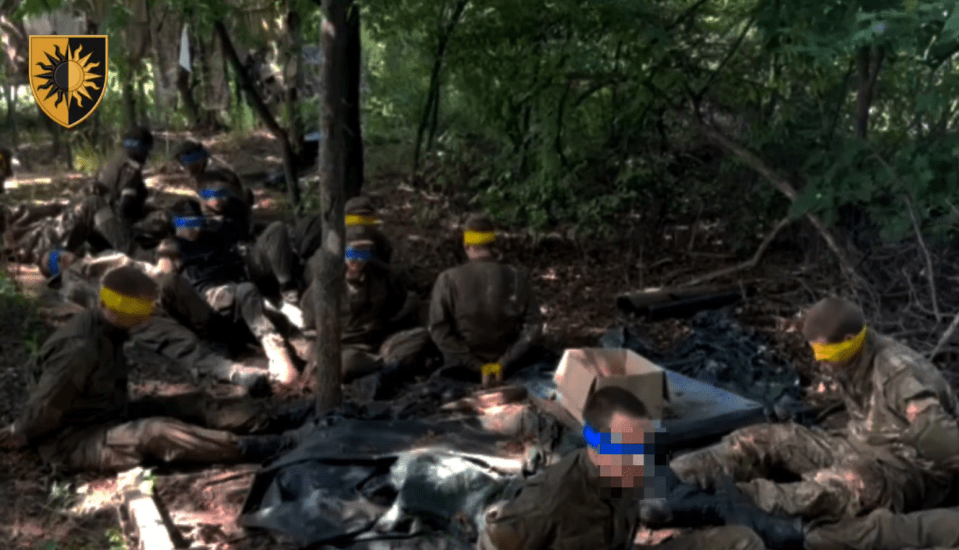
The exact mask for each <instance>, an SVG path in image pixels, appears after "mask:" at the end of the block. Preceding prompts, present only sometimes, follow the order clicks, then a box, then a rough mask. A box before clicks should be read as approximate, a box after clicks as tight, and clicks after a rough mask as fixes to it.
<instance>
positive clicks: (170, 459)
mask: <svg viewBox="0 0 959 550" xmlns="http://www.w3.org/2000/svg"><path fill="white" fill-rule="evenodd" d="M156 297H157V287H156V283H154V282H153V280H152V279H150V278H149V277H147V276H146V275H145V274H143V273H142V272H140V271H138V270H137V269H135V268H132V267H130V266H127V267H121V268H118V269H116V270H113V271H111V272H110V273H108V274H107V275H106V276H104V278H103V287H102V289H101V295H100V298H101V302H100V305H99V307H97V308H95V309H90V310H86V311H83V312H82V313H78V314H77V315H75V316H73V318H72V319H70V320H69V321H68V322H67V324H66V325H64V326H63V327H61V328H60V329H59V330H57V331H56V332H55V333H54V334H53V335H52V336H50V338H48V339H47V341H46V342H45V343H44V344H43V346H42V347H41V349H40V353H39V357H38V359H37V361H38V363H37V365H38V367H39V369H40V372H39V373H38V374H39V376H37V377H36V378H35V380H36V386H35V387H34V389H33V390H32V391H31V393H30V397H29V398H28V400H27V403H26V405H25V406H24V409H23V411H22V412H21V413H20V416H19V418H18V419H17V420H16V421H15V422H14V423H13V424H12V425H10V426H7V427H5V428H3V429H2V430H0V447H2V448H5V449H16V448H21V447H23V446H26V445H30V446H33V447H35V448H37V450H38V451H39V453H40V456H41V457H42V458H43V459H44V460H46V461H48V462H54V463H58V464H61V465H63V466H66V467H67V468H71V469H78V470H96V471H105V472H107V471H121V470H126V469H129V468H132V467H134V466H138V465H141V464H144V463H147V462H153V463H156V462H160V463H198V462H200V463H210V462H236V461H249V462H261V461H263V460H265V459H266V458H268V457H269V456H271V455H273V454H275V453H276V452H278V451H281V450H283V449H284V448H287V447H290V446H291V445H293V444H294V443H295V441H293V439H292V438H291V437H290V436H276V435H273V436H237V435H234V434H233V433H231V432H232V431H237V432H240V431H245V432H247V433H249V432H252V431H256V430H261V429H266V428H267V427H269V424H270V419H269V416H268V415H267V414H266V413H265V410H264V409H263V406H262V404H261V403H258V402H255V401H252V400H250V399H248V398H240V399H235V400H231V401H220V402H215V403H214V402H211V401H210V400H208V399H206V398H204V397H203V396H199V395H195V394H194V395H187V396H176V397H172V398H153V399H144V400H140V401H133V402H130V401H129V395H128V393H127V391H128V390H127V379H128V373H129V366H128V364H127V362H126V357H125V355H124V351H123V344H124V342H125V341H126V340H127V338H128V337H129V332H130V331H131V330H132V329H134V328H136V327H137V326H139V325H141V324H143V323H144V322H146V321H147V320H148V319H149V318H150V315H151V313H152V310H153V303H154V301H155V300H156ZM199 424H202V425H203V426H204V427H201V426H200V425H199ZM227 430H229V431H227Z"/></svg>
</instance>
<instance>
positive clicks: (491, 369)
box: [482, 363, 503, 376]
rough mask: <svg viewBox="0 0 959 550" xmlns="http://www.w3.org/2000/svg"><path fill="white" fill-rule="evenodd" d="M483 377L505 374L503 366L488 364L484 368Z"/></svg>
mask: <svg viewBox="0 0 959 550" xmlns="http://www.w3.org/2000/svg"><path fill="white" fill-rule="evenodd" d="M482 371H483V376H497V375H500V374H503V365H500V364H499V363H487V364H485V365H483V367H482Z"/></svg>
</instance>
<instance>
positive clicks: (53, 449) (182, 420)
mask: <svg viewBox="0 0 959 550" xmlns="http://www.w3.org/2000/svg"><path fill="white" fill-rule="evenodd" d="M266 422H267V415H266V410H265V407H264V406H263V404H262V403H259V402H256V401H253V400H252V399H249V398H235V399H229V400H214V399H211V398H209V397H207V396H205V395H202V394H183V395H177V396H172V397H154V398H148V399H143V400H138V401H134V402H132V403H130V407H129V415H128V418H127V419H126V421H117V422H113V423H107V424H102V425H98V426H91V427H88V428H83V429H68V430H67V431H66V432H65V433H61V434H59V435H58V436H57V437H56V438H55V439H54V440H53V441H50V442H48V443H46V444H44V445H41V446H40V448H39V451H40V456H41V457H43V459H44V460H46V461H48V462H53V463H57V464H60V465H62V466H64V467H66V468H68V469H72V470H93V471H101V472H114V471H122V470H126V469H129V468H132V467H134V466H138V465H141V464H144V463H211V462H232V461H236V460H238V459H239V458H240V451H239V445H238V438H237V436H236V435H234V432H236V433H250V432H252V431H255V430H257V429H259V428H260V427H262V426H263V425H265V424H266Z"/></svg>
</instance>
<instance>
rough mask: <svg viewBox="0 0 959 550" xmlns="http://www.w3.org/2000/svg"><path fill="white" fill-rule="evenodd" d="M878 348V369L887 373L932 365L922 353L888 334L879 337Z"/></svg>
mask: <svg viewBox="0 0 959 550" xmlns="http://www.w3.org/2000/svg"><path fill="white" fill-rule="evenodd" d="M877 348H878V349H877V350H876V366H877V367H878V369H877V370H880V371H882V372H883V373H884V374H887V375H892V374H896V373H899V372H902V371H904V370H916V369H926V368H928V367H931V366H932V363H930V362H929V361H928V360H926V358H925V357H923V356H922V355H920V354H919V352H917V351H916V350H914V349H912V348H910V347H909V346H907V345H905V344H903V343H901V342H898V341H896V340H894V339H892V338H889V337H887V336H879V337H878V339H877Z"/></svg>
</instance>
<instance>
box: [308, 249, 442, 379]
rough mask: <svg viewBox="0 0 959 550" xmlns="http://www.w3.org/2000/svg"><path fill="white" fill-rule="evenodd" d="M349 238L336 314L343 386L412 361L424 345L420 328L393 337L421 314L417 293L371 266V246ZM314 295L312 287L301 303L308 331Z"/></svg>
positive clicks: (312, 320)
mask: <svg viewBox="0 0 959 550" xmlns="http://www.w3.org/2000/svg"><path fill="white" fill-rule="evenodd" d="M350 233H354V232H353V231H351V232H350ZM347 239H348V241H347V245H346V284H345V288H344V290H345V292H346V294H345V296H343V299H342V302H343V303H342V306H341V307H342V314H341V315H340V338H341V340H340V341H341V342H342V345H343V347H342V351H341V353H342V357H343V381H344V382H350V381H352V380H355V379H356V378H359V377H361V376H365V375H367V374H370V373H373V372H376V371H378V370H380V369H382V368H383V367H384V365H385V363H387V362H389V363H393V364H397V363H403V362H404V361H410V360H411V359H412V358H413V357H415V356H416V355H417V354H418V353H419V352H420V351H421V350H422V348H423V347H424V346H425V344H427V343H428V335H427V334H426V331H425V330H424V329H422V328H421V329H419V330H416V329H413V330H406V331H403V332H397V331H399V330H401V329H403V328H408V327H410V326H411V325H413V324H415V322H414V321H413V320H411V318H414V319H415V316H416V314H417V311H418V309H419V299H418V298H417V296H416V294H414V293H411V292H407V290H406V287H405V286H404V285H403V283H402V281H401V280H400V279H399V278H398V277H397V276H396V275H395V274H394V273H392V272H391V271H390V269H389V267H387V266H386V265H384V264H382V263H377V262H373V261H371V260H372V259H373V249H374V244H373V241H368V240H365V239H362V237H357V236H353V237H352V238H351V236H350V235H348V236H347ZM314 284H315V283H314ZM314 296H315V290H314V288H313V286H311V287H310V288H308V289H307V290H306V292H304V294H303V299H302V301H301V304H300V307H301V309H302V310H303V318H304V324H305V326H306V327H307V328H309V329H314V328H316V321H315V316H314V315H315V311H314V309H315V308H314V304H313V300H314ZM391 366H394V365H391Z"/></svg>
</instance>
